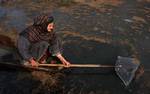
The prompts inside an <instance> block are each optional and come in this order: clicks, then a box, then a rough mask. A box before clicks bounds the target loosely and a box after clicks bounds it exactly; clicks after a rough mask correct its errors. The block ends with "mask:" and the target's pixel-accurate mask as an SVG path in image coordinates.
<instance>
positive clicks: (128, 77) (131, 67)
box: [115, 56, 140, 86]
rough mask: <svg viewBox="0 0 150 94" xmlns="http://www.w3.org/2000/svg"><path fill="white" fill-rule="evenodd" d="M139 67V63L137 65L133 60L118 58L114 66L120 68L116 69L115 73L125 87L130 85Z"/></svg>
mask: <svg viewBox="0 0 150 94" xmlns="http://www.w3.org/2000/svg"><path fill="white" fill-rule="evenodd" d="M139 65H140V63H137V62H136V61H135V59H134V58H129V57H121V56H118V58H117V61H116V66H120V67H116V68H115V71H116V73H117V75H118V76H119V77H120V79H121V80H122V81H123V83H124V84H125V86H128V85H129V84H130V83H131V81H132V79H133V78H134V76H135V72H136V70H137V69H138V66H139Z"/></svg>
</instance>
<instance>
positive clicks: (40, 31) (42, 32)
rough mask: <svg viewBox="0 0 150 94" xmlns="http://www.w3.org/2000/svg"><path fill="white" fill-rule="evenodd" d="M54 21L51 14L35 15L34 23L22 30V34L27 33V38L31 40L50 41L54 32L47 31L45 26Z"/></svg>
mask: <svg viewBox="0 0 150 94" xmlns="http://www.w3.org/2000/svg"><path fill="white" fill-rule="evenodd" d="M53 21H54V18H53V16H50V15H47V14H43V15H39V16H36V17H35V18H34V23H33V25H32V26H30V27H28V28H27V29H25V30H24V32H22V34H23V35H27V36H28V39H29V40H30V41H31V42H38V41H41V40H43V41H50V40H52V38H54V36H55V33H54V32H48V31H47V26H48V24H49V23H52V22H53Z"/></svg>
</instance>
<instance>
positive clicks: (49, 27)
mask: <svg viewBox="0 0 150 94" xmlns="http://www.w3.org/2000/svg"><path fill="white" fill-rule="evenodd" d="M53 29H54V23H50V24H48V26H47V31H48V32H51V31H53Z"/></svg>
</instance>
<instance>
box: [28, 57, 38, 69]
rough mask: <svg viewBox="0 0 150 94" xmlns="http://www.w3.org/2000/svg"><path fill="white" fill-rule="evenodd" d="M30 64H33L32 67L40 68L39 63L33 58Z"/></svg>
mask: <svg viewBox="0 0 150 94" xmlns="http://www.w3.org/2000/svg"><path fill="white" fill-rule="evenodd" d="M29 62H30V63H31V66H32V67H38V62H36V61H35V60H34V59H33V58H31V59H30V60H29Z"/></svg>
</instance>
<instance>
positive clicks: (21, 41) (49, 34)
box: [18, 14, 70, 66]
mask: <svg viewBox="0 0 150 94" xmlns="http://www.w3.org/2000/svg"><path fill="white" fill-rule="evenodd" d="M18 50H19V52H20V54H21V56H22V57H23V64H24V65H28V64H31V65H32V66H38V63H45V61H46V59H47V58H48V57H50V56H54V57H57V58H58V59H59V60H60V61H61V62H62V63H63V64H64V65H65V66H69V65H70V63H69V62H68V61H67V60H66V59H65V58H64V57H63V56H62V46H61V39H60V37H59V36H58V35H57V34H56V33H55V32H54V18H53V16H50V15H47V14H43V15H39V16H37V17H35V18H34V23H33V25H31V26H29V27H27V28H26V29H25V30H24V31H22V32H21V33H20V34H19V38H18Z"/></svg>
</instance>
